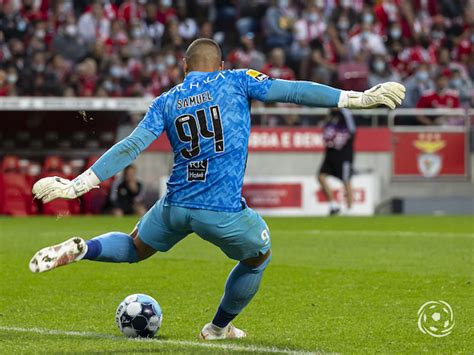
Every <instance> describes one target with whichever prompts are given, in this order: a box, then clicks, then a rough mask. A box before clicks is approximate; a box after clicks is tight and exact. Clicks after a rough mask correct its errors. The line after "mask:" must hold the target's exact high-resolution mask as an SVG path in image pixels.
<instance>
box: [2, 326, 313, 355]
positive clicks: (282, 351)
mask: <svg viewBox="0 0 474 355" xmlns="http://www.w3.org/2000/svg"><path fill="white" fill-rule="evenodd" d="M0 330H4V331H10V332H19V333H35V334H42V335H68V336H75V337H82V338H98V339H111V340H126V341H127V340H128V341H136V342H151V343H157V344H169V345H178V346H189V347H196V348H208V349H218V350H230V351H248V352H256V353H274V354H294V355H309V354H316V353H315V352H310V351H301V350H291V349H280V348H276V347H265V346H256V345H236V344H223V343H221V342H218V343H208V342H197V341H189V340H170V339H159V338H158V339H141V338H135V339H133V338H125V337H122V336H116V335H111V334H100V333H93V332H75V331H66V330H55V329H45V328H20V327H5V326H0Z"/></svg>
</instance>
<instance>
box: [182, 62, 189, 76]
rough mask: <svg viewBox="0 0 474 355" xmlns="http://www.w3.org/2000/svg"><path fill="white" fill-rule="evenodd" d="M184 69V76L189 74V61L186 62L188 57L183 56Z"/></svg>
mask: <svg viewBox="0 0 474 355" xmlns="http://www.w3.org/2000/svg"><path fill="white" fill-rule="evenodd" d="M183 70H184V76H186V75H188V63H186V58H183Z"/></svg>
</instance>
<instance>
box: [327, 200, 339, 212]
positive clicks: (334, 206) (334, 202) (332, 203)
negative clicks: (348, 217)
mask: <svg viewBox="0 0 474 355" xmlns="http://www.w3.org/2000/svg"><path fill="white" fill-rule="evenodd" d="M329 207H330V208H331V209H332V210H335V209H336V208H339V205H338V204H337V202H336V201H329Z"/></svg>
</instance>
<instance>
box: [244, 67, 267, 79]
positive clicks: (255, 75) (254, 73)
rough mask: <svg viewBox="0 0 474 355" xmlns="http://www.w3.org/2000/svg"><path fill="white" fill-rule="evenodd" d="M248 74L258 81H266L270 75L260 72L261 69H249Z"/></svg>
mask: <svg viewBox="0 0 474 355" xmlns="http://www.w3.org/2000/svg"><path fill="white" fill-rule="evenodd" d="M247 75H249V76H251V77H252V78H254V79H255V80H257V81H264V80H267V79H268V75H265V74H263V73H260V72H259V71H256V70H253V69H249V70H247Z"/></svg>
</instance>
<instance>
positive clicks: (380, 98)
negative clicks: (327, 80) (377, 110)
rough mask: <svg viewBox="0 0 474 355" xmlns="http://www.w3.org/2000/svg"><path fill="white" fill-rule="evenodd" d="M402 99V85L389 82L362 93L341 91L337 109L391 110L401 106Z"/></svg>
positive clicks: (403, 93)
mask: <svg viewBox="0 0 474 355" xmlns="http://www.w3.org/2000/svg"><path fill="white" fill-rule="evenodd" d="M404 98H405V87H404V86H403V85H402V84H399V83H395V82H393V81H389V82H387V83H383V84H379V85H376V86H374V87H373V88H370V89H369V90H366V91H364V92H359V91H342V93H341V96H340V97H339V103H338V107H345V108H374V107H377V106H380V105H385V106H388V107H389V108H391V109H392V110H393V109H394V108H395V107H397V106H399V105H401V103H402V101H403V99H404Z"/></svg>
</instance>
